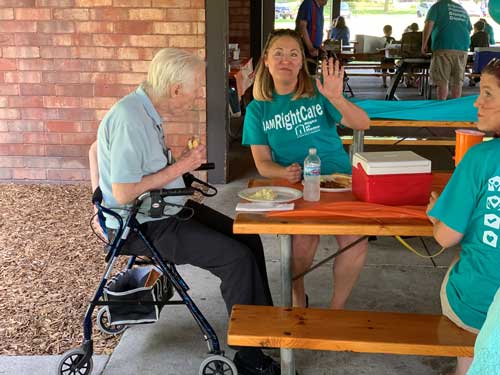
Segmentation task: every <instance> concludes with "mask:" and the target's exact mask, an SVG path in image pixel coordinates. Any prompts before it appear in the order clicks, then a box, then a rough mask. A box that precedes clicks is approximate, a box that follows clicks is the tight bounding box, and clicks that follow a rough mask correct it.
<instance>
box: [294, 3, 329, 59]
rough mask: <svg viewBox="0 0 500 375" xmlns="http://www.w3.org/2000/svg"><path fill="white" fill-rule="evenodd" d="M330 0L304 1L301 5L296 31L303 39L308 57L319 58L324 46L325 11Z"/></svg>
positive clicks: (296, 21) (296, 20)
mask: <svg viewBox="0 0 500 375" xmlns="http://www.w3.org/2000/svg"><path fill="white" fill-rule="evenodd" d="M327 2H328V0H304V1H303V2H302V4H300V7H299V11H298V12H297V18H296V19H295V30H297V31H298V32H299V34H300V36H301V37H302V42H303V43H304V49H305V53H306V57H312V58H315V57H318V55H319V51H320V49H321V45H322V44H323V25H324V22H325V18H324V16H323V9H324V7H325V5H326V3H327Z"/></svg>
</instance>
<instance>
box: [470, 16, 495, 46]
mask: <svg viewBox="0 0 500 375" xmlns="http://www.w3.org/2000/svg"><path fill="white" fill-rule="evenodd" d="M484 26H485V25H484V22H483V21H477V22H476V23H475V24H474V30H473V33H472V35H471V37H470V51H471V52H474V49H475V48H476V47H489V46H490V40H489V39H490V36H489V35H488V33H487V32H486V31H484Z"/></svg>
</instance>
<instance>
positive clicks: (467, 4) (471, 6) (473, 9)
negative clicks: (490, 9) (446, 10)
mask: <svg viewBox="0 0 500 375" xmlns="http://www.w3.org/2000/svg"><path fill="white" fill-rule="evenodd" d="M458 3H459V4H460V5H461V6H462V7H463V8H464V9H465V11H466V12H467V14H468V15H469V17H482V16H483V11H482V10H481V7H480V6H479V5H478V4H476V3H475V2H473V1H459V2H458Z"/></svg>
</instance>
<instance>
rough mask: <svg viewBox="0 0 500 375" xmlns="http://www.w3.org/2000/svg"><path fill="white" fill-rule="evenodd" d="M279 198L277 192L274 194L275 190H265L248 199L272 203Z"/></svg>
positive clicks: (258, 191)
mask: <svg viewBox="0 0 500 375" xmlns="http://www.w3.org/2000/svg"><path fill="white" fill-rule="evenodd" d="M277 196H278V194H276V192H274V191H273V189H269V188H263V189H260V190H257V191H256V192H255V193H253V194H250V195H249V196H248V198H249V199H259V200H263V201H272V200H274V199H275V198H276V197H277Z"/></svg>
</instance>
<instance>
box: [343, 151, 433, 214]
mask: <svg viewBox="0 0 500 375" xmlns="http://www.w3.org/2000/svg"><path fill="white" fill-rule="evenodd" d="M352 166H353V167H352V192H353V193H354V195H355V196H356V198H357V199H359V200H361V201H365V202H371V203H379V204H386V205H390V206H400V205H425V204H427V203H428V202H429V196H430V193H431V186H432V174H431V161H430V160H428V159H425V158H423V157H421V156H420V155H417V154H416V153H414V152H412V151H388V152H385V151H382V152H358V153H356V154H354V156H353V159H352Z"/></svg>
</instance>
